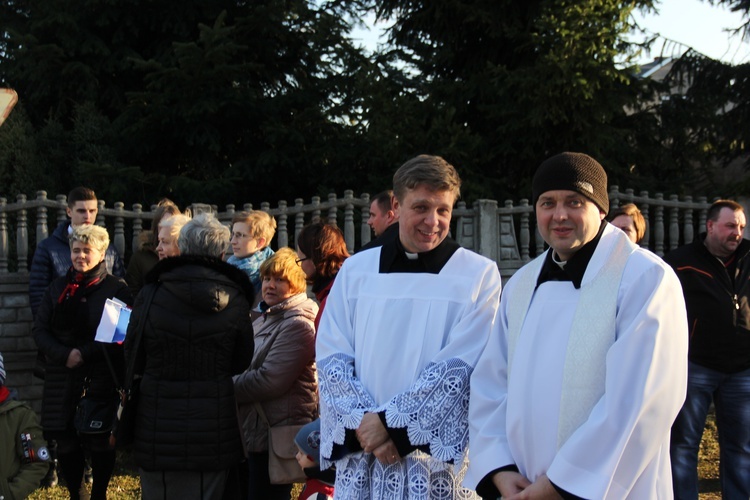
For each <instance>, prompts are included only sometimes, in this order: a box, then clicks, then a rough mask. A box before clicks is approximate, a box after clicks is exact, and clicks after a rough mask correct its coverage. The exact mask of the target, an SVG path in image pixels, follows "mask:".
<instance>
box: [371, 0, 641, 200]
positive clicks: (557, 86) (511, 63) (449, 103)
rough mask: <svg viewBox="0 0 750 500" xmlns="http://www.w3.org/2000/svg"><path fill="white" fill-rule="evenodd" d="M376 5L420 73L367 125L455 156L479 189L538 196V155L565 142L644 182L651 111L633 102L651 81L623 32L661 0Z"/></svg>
mask: <svg viewBox="0 0 750 500" xmlns="http://www.w3.org/2000/svg"><path fill="white" fill-rule="evenodd" d="M372 5H373V7H374V8H376V9H377V13H378V15H379V16H380V17H381V18H384V19H389V20H391V21H392V22H393V27H392V28H391V30H390V41H391V44H392V47H393V48H392V49H391V50H390V51H389V52H388V53H387V55H389V56H390V57H391V61H389V63H390V67H391V68H393V67H394V66H397V65H398V64H404V65H406V67H407V68H408V69H410V71H406V72H405V73H404V77H405V78H406V82H404V83H403V84H402V86H401V88H402V90H401V92H398V93H397V89H389V90H390V95H391V96H392V99H391V101H390V102H389V105H390V107H391V108H393V109H394V110H395V112H394V113H392V114H391V115H390V116H383V112H382V111H383V110H382V108H370V109H369V112H370V114H369V115H368V116H367V119H368V120H370V126H369V130H368V132H369V133H370V134H372V133H374V134H376V136H378V135H386V134H387V131H388V130H397V131H398V132H399V134H398V136H395V134H394V135H392V136H391V140H392V141H395V142H396V143H397V144H398V146H392V148H394V149H398V150H399V151H400V156H401V157H402V158H406V157H408V156H410V155H412V154H414V153H418V152H423V151H431V152H436V153H438V154H442V155H444V156H446V158H447V159H449V161H452V162H453V163H455V164H456V165H457V166H458V167H460V171H461V172H462V174H463V177H464V179H466V184H465V189H464V192H465V194H466V195H467V196H468V197H469V198H476V197H479V196H482V197H493V198H496V197H499V196H507V197H513V198H516V197H518V193H528V192H529V191H530V190H529V183H530V178H531V176H532V174H533V172H534V170H535V169H536V167H537V166H538V165H539V163H540V162H541V161H542V160H543V159H544V158H546V157H548V156H550V155H551V154H555V153H557V152H560V151H563V150H579V151H586V152H588V153H589V154H592V155H593V156H595V157H597V158H598V159H600V160H601V161H602V163H603V164H604V165H605V166H607V168H608V170H609V171H610V172H611V173H612V174H613V175H612V177H613V180H619V181H620V184H625V185H633V184H635V181H634V180H633V175H632V172H633V171H632V169H631V167H632V165H634V164H638V163H640V162H641V160H642V159H643V156H644V154H643V153H642V152H641V151H640V150H639V149H638V148H636V147H633V145H634V144H635V143H636V142H637V141H638V133H639V131H641V130H642V129H643V128H642V125H643V123H644V122H648V120H649V117H648V114H647V112H646V111H644V112H641V113H639V114H638V115H636V116H631V115H629V114H628V112H627V111H626V108H628V107H630V108H631V109H632V108H633V107H634V104H635V103H636V102H638V100H639V99H642V98H643V97H644V96H646V95H648V94H647V92H649V91H650V90H651V89H650V88H649V87H648V83H647V82H643V81H641V80H638V79H636V78H635V77H634V76H633V74H632V71H631V70H630V68H629V67H628V61H629V54H631V53H632V52H633V50H634V49H633V47H631V46H630V45H629V44H628V43H626V42H625V39H624V35H625V34H626V33H627V32H628V31H629V30H630V29H631V28H632V25H631V21H630V13H631V12H632V10H633V9H634V8H641V9H649V8H651V7H652V6H653V2H650V1H639V2H620V1H614V0H610V1H601V0H587V1H578V2H557V1H552V0H534V1H528V2H518V1H513V0H484V1H481V0H480V1H477V0H443V1H440V2H424V1H421V0H409V1H402V0H398V1H396V0H373V1H372ZM383 79H384V80H386V77H385V76H384V77H383ZM399 84H401V82H399ZM406 120H408V121H407V122H406V123H404V122H405V121H406ZM407 127H408V128H407ZM649 174H650V172H643V173H640V172H639V173H638V175H639V176H640V178H639V179H638V182H640V183H641V184H643V182H644V180H645V181H653V180H654V179H653V178H652V177H650V175H649ZM644 177H645V178H646V179H644Z"/></svg>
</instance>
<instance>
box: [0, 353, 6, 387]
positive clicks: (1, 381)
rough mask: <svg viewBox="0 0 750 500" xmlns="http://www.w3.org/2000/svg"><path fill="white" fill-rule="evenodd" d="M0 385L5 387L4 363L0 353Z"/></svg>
mask: <svg viewBox="0 0 750 500" xmlns="http://www.w3.org/2000/svg"><path fill="white" fill-rule="evenodd" d="M0 385H5V363H4V362H3V354H2V353H0Z"/></svg>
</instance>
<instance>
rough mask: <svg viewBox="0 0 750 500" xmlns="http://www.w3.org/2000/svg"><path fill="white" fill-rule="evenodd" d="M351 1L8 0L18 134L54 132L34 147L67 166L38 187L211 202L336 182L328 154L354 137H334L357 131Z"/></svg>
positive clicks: (44, 158)
mask: <svg viewBox="0 0 750 500" xmlns="http://www.w3.org/2000/svg"><path fill="white" fill-rule="evenodd" d="M355 3H356V2H354V1H351V0H350V1H348V2H324V3H320V4H318V3H313V2H310V1H306V0H284V1H282V0H273V1H269V2H233V1H227V0H220V1H214V2H202V1H197V0H191V1H179V2H176V1H174V0H156V1H154V2H148V3H147V4H143V3H142V2H134V1H125V2H109V1H106V0H86V1H85V2H82V3H81V2H73V3H70V2H68V3H65V2H48V1H46V0H21V1H16V0H13V1H10V0H5V1H3V2H0V13H2V14H6V13H7V14H8V15H7V16H2V17H0V28H1V29H0V33H3V34H4V36H3V37H1V38H0V44H2V45H0V49H2V50H0V83H2V84H4V85H9V86H12V87H13V88H15V89H16V90H17V91H18V92H19V94H20V95H21V100H22V102H23V104H24V105H25V108H26V110H27V114H28V121H29V123H30V126H31V127H32V128H31V129H30V130H28V132H29V135H30V137H32V138H33V140H30V143H31V142H34V140H41V136H42V135H45V134H46V133H50V132H53V131H54V132H55V136H56V137H55V142H56V143H57V144H59V146H58V147H55V148H54V151H51V152H50V154H47V151H46V150H38V149H37V150H36V153H37V158H36V160H35V161H36V165H37V168H43V167H46V166H48V165H50V164H53V165H54V167H53V168H52V171H58V172H59V171H63V172H65V173H66V174H67V175H65V176H64V177H63V178H61V179H57V180H59V181H60V184H58V185H55V186H54V187H52V186H50V187H49V188H48V190H49V191H54V192H67V190H68V189H69V188H70V187H72V186H73V185H76V184H87V185H90V186H92V187H94V188H95V189H96V190H97V192H98V194H99V195H100V196H101V197H102V198H106V199H110V200H113V199H115V200H123V201H126V202H133V201H143V199H144V198H145V199H154V200H155V199H156V198H159V197H161V196H163V195H169V196H172V197H173V198H176V199H177V200H178V201H182V202H183V203H186V202H188V201H196V200H201V201H205V202H209V203H216V202H219V201H220V200H223V201H227V200H229V199H239V198H241V199H243V200H246V199H248V198H254V199H258V198H260V197H262V199H268V198H273V197H284V198H286V197H290V196H291V197H293V196H294V195H297V196H299V194H300V193H309V191H310V187H311V184H313V186H312V187H313V188H315V183H312V182H311V180H310V179H319V183H320V184H321V185H326V186H331V187H335V188H337V189H339V188H341V187H342V182H343V179H342V178H341V177H336V176H335V174H338V173H340V172H334V173H333V174H334V175H331V176H328V175H326V174H327V172H326V166H327V165H329V164H331V163H336V164H340V163H342V161H341V159H342V158H351V157H352V156H353V153H351V151H354V150H356V147H352V149H351V150H349V149H347V148H341V147H340V144H350V145H352V146H355V144H354V143H355V141H356V140H357V137H356V136H355V134H354V130H353V129H352V128H351V127H348V126H347V123H348V120H349V118H350V117H351V116H353V115H355V114H356V111H355V110H353V109H352V105H351V103H352V102H353V98H352V97H350V96H355V95H356V92H354V91H353V89H352V85H353V82H354V79H355V78H356V72H357V69H358V67H359V65H361V64H362V63H363V60H364V58H363V56H362V55H361V54H360V53H359V51H358V50H356V49H355V48H354V47H352V45H351V43H350V42H349V40H348V39H347V38H346V36H345V35H346V34H347V33H348V31H349V28H350V26H349V23H348V22H345V21H344V19H346V18H349V17H351V16H350V15H349V13H350V8H351V7H350V6H351V5H354V4H355ZM11 14H12V15H11ZM29 147H30V148H31V145H29ZM342 150H343V154H342ZM31 153H32V152H31V151H29V152H28V153H27V154H29V155H31ZM0 161H1V162H11V161H13V160H12V158H10V157H6V158H5V159H4V160H0ZM113 180H114V181H115V182H112V181H113ZM347 187H348V186H347Z"/></svg>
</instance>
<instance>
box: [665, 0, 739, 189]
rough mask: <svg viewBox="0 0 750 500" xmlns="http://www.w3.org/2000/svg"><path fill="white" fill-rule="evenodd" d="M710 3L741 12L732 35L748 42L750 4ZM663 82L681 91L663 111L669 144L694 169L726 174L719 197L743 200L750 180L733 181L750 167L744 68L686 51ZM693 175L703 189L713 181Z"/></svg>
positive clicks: (729, 0)
mask: <svg viewBox="0 0 750 500" xmlns="http://www.w3.org/2000/svg"><path fill="white" fill-rule="evenodd" d="M712 3H718V4H724V5H726V6H727V7H729V8H730V9H732V10H734V11H738V12H742V13H743V16H744V19H745V22H744V23H743V25H742V26H739V27H737V30H736V31H737V34H741V35H742V36H744V37H745V39H746V40H748V41H750V29H749V28H750V2H749V1H747V0H717V1H715V2H712ZM667 83H668V84H669V85H670V86H672V87H675V86H678V85H681V84H682V85H684V87H685V91H684V95H682V96H681V97H680V98H679V99H674V100H672V101H671V102H670V103H669V104H668V105H667V106H665V113H664V116H665V119H666V120H670V119H671V120H672V123H671V126H672V130H673V137H675V140H676V141H679V142H680V143H682V144H684V145H685V146H686V147H687V148H690V154H691V157H692V158H693V159H694V160H695V162H696V163H698V164H699V166H705V165H707V164H708V165H719V166H720V167H723V168H724V169H726V170H727V175H726V177H728V178H729V179H728V181H727V182H725V183H723V184H722V185H721V188H722V191H723V192H724V195H725V196H730V195H735V196H736V195H745V194H746V193H747V191H748V189H749V188H750V179H748V177H747V176H738V170H739V169H738V168H737V167H744V169H745V170H747V169H748V168H749V167H750V63H744V64H739V65H731V64H727V63H724V62H721V61H717V60H714V59H711V58H709V57H706V56H704V55H702V54H700V53H698V52H695V51H692V50H691V51H688V52H687V53H686V54H684V55H683V56H682V57H681V58H680V59H679V60H678V61H677V62H676V63H675V65H674V67H673V69H672V71H671V73H670V75H669V78H668V80H667ZM685 124H690V125H689V126H686V125H685ZM699 172H700V173H701V174H702V177H703V178H704V179H705V182H706V183H707V184H709V185H710V184H711V183H712V182H713V181H714V180H715V179H716V178H717V172H716V170H706V169H700V168H699Z"/></svg>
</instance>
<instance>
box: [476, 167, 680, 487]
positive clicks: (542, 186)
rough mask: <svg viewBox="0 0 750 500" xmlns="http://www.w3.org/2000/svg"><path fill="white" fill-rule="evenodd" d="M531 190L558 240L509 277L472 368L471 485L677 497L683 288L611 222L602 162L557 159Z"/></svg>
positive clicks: (549, 238)
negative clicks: (673, 446) (674, 455)
mask: <svg viewBox="0 0 750 500" xmlns="http://www.w3.org/2000/svg"><path fill="white" fill-rule="evenodd" d="M532 192H533V202H534V208H535V211H536V218H537V226H538V228H539V232H540V234H541V235H542V237H543V238H544V240H545V241H546V242H547V243H548V244H549V245H550V249H549V250H548V251H547V252H545V253H544V254H543V255H541V256H540V257H539V258H537V259H536V260H534V261H532V262H531V263H529V264H528V265H526V266H524V267H523V268H522V269H520V270H519V271H518V272H517V273H516V274H515V275H514V276H513V277H512V278H511V280H510V281H509V282H508V284H507V286H506V287H505V290H504V291H503V296H502V300H501V302H500V310H499V311H498V316H497V321H496V324H495V327H494V329H493V333H492V335H491V336H490V340H489V342H488V344H487V347H486V349H485V351H484V352H483V354H482V356H481V359H480V361H479V362H478V363H477V367H476V369H475V370H474V373H473V375H472V379H471V400H470V410H469V424H470V441H469V442H470V448H469V449H470V451H469V455H470V465H469V471H468V473H467V475H466V479H465V482H464V484H465V486H467V487H470V488H476V490H477V491H478V492H479V493H480V494H481V495H482V496H483V497H485V498H497V497H498V496H499V495H500V494H502V497H503V499H515V498H560V497H563V498H588V499H605V498H607V499H623V498H633V499H639V500H640V499H657V498H658V499H664V498H672V478H671V472H670V463H669V432H670V427H671V425H672V422H673V421H674V419H675V416H676V415H677V413H678V412H679V410H680V407H681V405H682V402H683V401H684V399H685V391H686V383H687V344H688V330H687V324H686V320H685V303H684V301H683V297H682V293H681V290H680V283H679V281H678V280H677V277H676V276H675V274H674V273H673V272H672V269H671V268H669V266H667V265H666V264H664V263H663V262H662V261H661V259H659V258H658V257H657V256H656V255H654V254H652V253H650V252H649V251H647V250H643V249H641V248H639V247H637V246H635V244H633V243H632V242H631V241H630V240H629V239H628V238H627V236H626V235H625V233H623V232H622V231H620V230H619V229H617V228H615V227H613V226H611V225H609V224H608V223H606V222H604V221H603V219H604V216H605V215H606V213H607V211H608V210H609V199H608V196H607V177H606V173H605V172H604V169H603V168H602V167H601V165H599V163H598V162H596V160H594V159H593V158H591V157H589V156H587V155H584V154H580V153H563V154H560V155H557V156H553V157H552V158H549V159H548V160H546V161H545V162H544V163H542V165H541V166H540V167H539V169H538V170H537V172H536V174H535V176H534V179H533V181H532Z"/></svg>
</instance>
